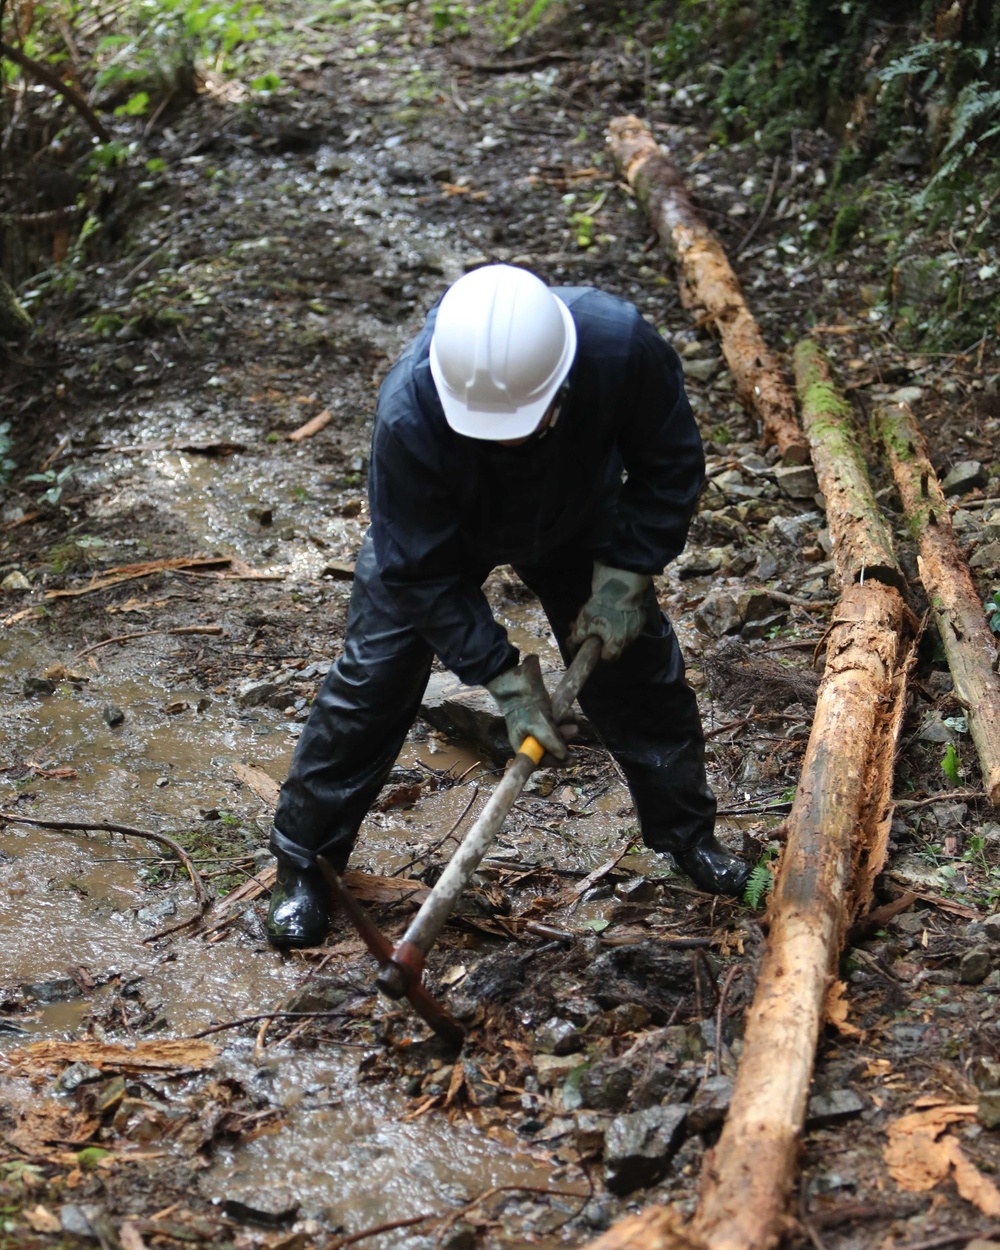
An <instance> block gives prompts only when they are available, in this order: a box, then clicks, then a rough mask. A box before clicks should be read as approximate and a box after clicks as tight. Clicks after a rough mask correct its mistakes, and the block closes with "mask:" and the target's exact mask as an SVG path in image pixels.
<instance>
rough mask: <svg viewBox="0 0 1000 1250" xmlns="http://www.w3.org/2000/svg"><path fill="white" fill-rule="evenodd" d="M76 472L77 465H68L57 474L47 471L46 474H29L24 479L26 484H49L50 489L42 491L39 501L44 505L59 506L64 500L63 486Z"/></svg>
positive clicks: (54, 471) (53, 470)
mask: <svg viewBox="0 0 1000 1250" xmlns="http://www.w3.org/2000/svg"><path fill="white" fill-rule="evenodd" d="M75 472H76V465H75V464H68V465H67V466H66V467H65V469H60V470H59V471H58V472H56V470H55V469H46V470H45V472H44V473H29V474H28V476H27V477H26V478H25V479H24V480H25V481H26V482H48V483H50V485H49V489H48V490H45V491H42V493H41V495H40V496H39V499H40V500H41V501H42V502H43V503H50V504H53V505H55V504H57V503H58V502H59V500H60V499H61V498H62V488H63V485H64V484H65V483H66V482H67V481H68V480H69V478H70V477H72V475H73V474H74V473H75Z"/></svg>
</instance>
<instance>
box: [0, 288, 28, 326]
mask: <svg viewBox="0 0 1000 1250" xmlns="http://www.w3.org/2000/svg"><path fill="white" fill-rule="evenodd" d="M30 333H31V318H30V317H29V316H28V314H27V313H26V312H25V311H24V309H23V308H22V307H21V305H20V304H19V303H18V302H17V296H16V295H15V294H14V290H13V288H12V287H11V285H10V283H9V282H8V281H7V279H6V278H4V276H3V275H2V274H0V341H3V340H4V339H23V338H24V337H25V336H26V335H28V334H30Z"/></svg>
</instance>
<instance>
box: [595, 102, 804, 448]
mask: <svg viewBox="0 0 1000 1250" xmlns="http://www.w3.org/2000/svg"><path fill="white" fill-rule="evenodd" d="M608 143H609V145H610V148H611V153H612V155H613V157H614V159H615V162H616V163H617V164H618V166H619V168H620V169H621V171H622V173H623V174H624V176H625V178H626V180H627V182H628V184H629V186H631V187H632V188H633V190H634V191H635V193H636V195H637V196H638V199H639V202H640V203H641V204H642V205H643V207H644V208H645V209H646V211H647V213H648V214H649V217H650V220H651V221H652V223H653V225H654V227H655V228H656V231H657V233H658V234H659V236H660V239H661V240H662V241H663V243H664V244H665V245H666V246H667V247H668V248H669V250H670V251H671V252H672V254H673V256H674V258H675V259H676V261H677V263H678V265H679V266H680V269H681V298H682V299H683V300H684V303H685V304H686V305H687V306H688V307H690V306H692V305H699V306H701V307H703V308H704V309H705V310H706V312H707V313H708V315H709V318H710V319H711V320H712V321H713V322H714V323H715V325H716V327H717V329H718V332H719V337H720V339H721V343H722V352H723V355H724V356H725V358H726V363H727V364H728V365H729V368H730V371H731V372H732V375H733V378H734V379H735V382H736V388H737V391H738V393H739V396H740V399H741V401H742V402H743V404H744V405H745V406H746V407H747V408H749V409H750V410H752V411H753V412H754V413H756V415H757V417H758V418H759V419H760V421H761V424H762V427H763V444H764V446H765V447H769V446H771V445H772V444H776V445H777V447H778V450H779V451H780V453H781V456H782V459H783V460H784V461H785V463H786V464H805V462H806V461H807V460H808V459H809V447H808V444H807V442H806V440H805V438H804V436H803V434H802V430H801V429H800V428H799V424H798V421H797V420H796V417H795V401H794V399H793V397H792V394H791V391H790V390H789V388H788V386H787V385H786V383H785V380H784V378H783V376H782V373H781V369H780V368H779V365H778V362H777V360H776V359H775V358H774V356H773V355H772V354H771V352H770V351H769V349H768V347H767V344H766V343H765V342H764V338H763V336H762V334H761V332H760V328H759V327H758V325H757V322H756V321H755V320H754V318H753V315H752V313H751V312H750V309H749V308H748V307H747V303H746V300H745V299H744V297H743V292H742V290H741V289H740V284H739V280H738V279H737V277H736V275H735V274H734V273H733V270H732V268H731V266H730V264H729V261H728V260H727V259H726V253H725V250H724V248H723V246H722V244H721V243H720V242H719V240H718V239H717V238H716V236H715V235H714V234H713V233H712V231H711V230H709V228H708V226H706V225H705V223H704V222H703V221H702V219H701V217H700V216H699V215H698V212H697V210H696V209H695V207H694V205H693V204H692V202H691V198H690V196H689V195H688V193H687V190H686V189H685V187H684V184H683V182H682V181H681V178H680V176H679V174H678V173H677V170H676V169H675V168H674V167H673V165H672V164H671V162H670V158H669V156H668V155H667V153H666V152H665V151H664V149H663V148H661V147H660V145H659V144H658V143H657V142H656V140H655V139H654V138H653V136H652V135H651V134H650V132H649V131H648V130H647V129H646V128H645V126H643V124H642V122H640V121H639V119H638V118H637V117H633V116H628V117H616V118H613V119H612V121H611V123H610V125H609V126H608Z"/></svg>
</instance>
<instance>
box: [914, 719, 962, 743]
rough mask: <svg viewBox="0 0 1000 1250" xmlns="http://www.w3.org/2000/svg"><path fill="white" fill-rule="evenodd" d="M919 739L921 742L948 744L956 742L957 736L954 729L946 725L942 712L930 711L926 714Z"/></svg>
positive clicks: (919, 732) (918, 734)
mask: <svg viewBox="0 0 1000 1250" xmlns="http://www.w3.org/2000/svg"><path fill="white" fill-rule="evenodd" d="M917 737H918V738H919V739H920V741H921V742H939V743H948V742H954V741H955V740H956V738H957V735H956V733H955V731H954V729H951V728H950V727H949V726H948V725H946V724H945V723H944V717H943V716H942V715H941V713H940V712H938V711H930V712H927V713H925V715H924V721H923V724H922V725H921V726H920V729H919V731H918V733H917Z"/></svg>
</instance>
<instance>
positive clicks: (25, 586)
mask: <svg viewBox="0 0 1000 1250" xmlns="http://www.w3.org/2000/svg"><path fill="white" fill-rule="evenodd" d="M30 589H31V582H29V581H28V579H27V578H26V577H25V576H24V574H23V573H22V572H21V571H20V570H19V569H15V570H14V571H13V572H12V573H8V574H7V576H6V577H5V578H4V579H3V581H2V582H0V590H9V591H13V592H20V591H23V590H30Z"/></svg>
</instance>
